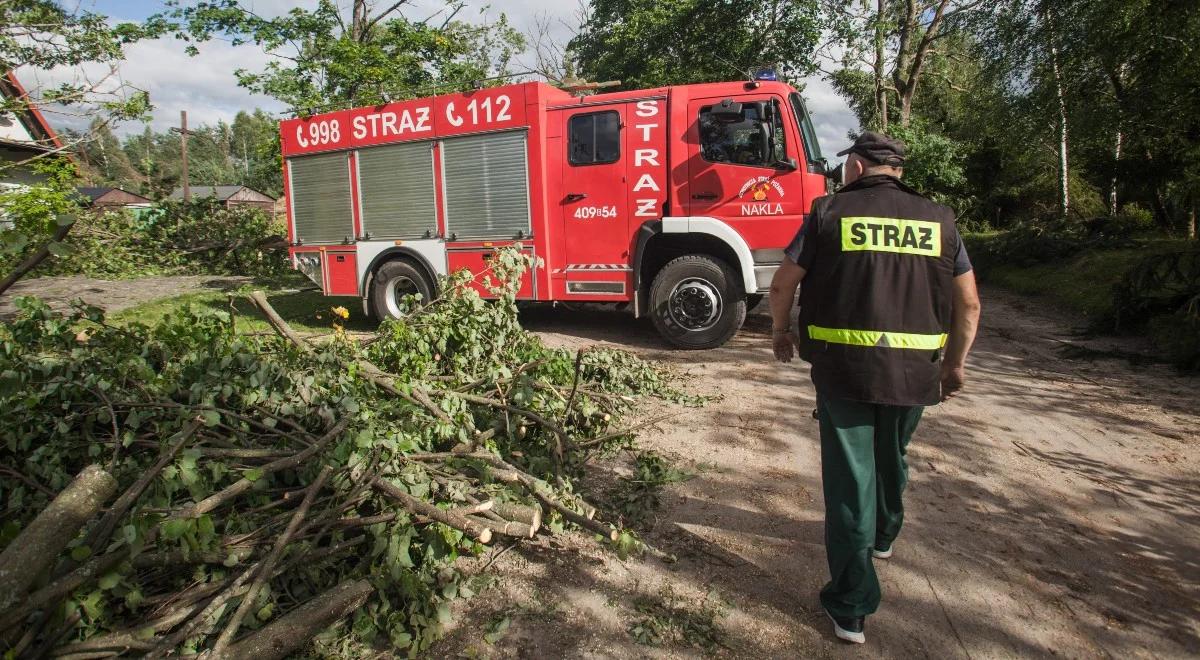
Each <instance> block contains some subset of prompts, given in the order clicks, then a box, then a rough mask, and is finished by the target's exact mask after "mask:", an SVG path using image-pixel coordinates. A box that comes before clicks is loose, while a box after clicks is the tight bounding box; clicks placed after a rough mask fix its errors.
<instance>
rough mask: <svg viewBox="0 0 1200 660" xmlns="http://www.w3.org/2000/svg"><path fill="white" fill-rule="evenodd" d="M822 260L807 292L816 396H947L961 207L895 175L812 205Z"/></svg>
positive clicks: (905, 402) (887, 399)
mask: <svg viewBox="0 0 1200 660" xmlns="http://www.w3.org/2000/svg"><path fill="white" fill-rule="evenodd" d="M807 221H808V222H810V223H814V224H813V225H812V226H810V227H808V231H807V233H806V238H805V241H806V242H807V241H815V242H816V244H815V253H814V254H815V257H814V260H813V262H812V264H811V265H810V267H809V270H808V273H807V275H805V277H804V282H803V284H802V286H801V290H800V327H799V329H798V330H799V335H800V355H801V357H803V358H804V359H805V360H807V361H808V362H810V363H812V379H813V384H814V385H815V386H816V388H817V393H818V394H820V395H821V396H827V397H831V398H839V399H849V400H852V401H863V402H867V403H882V404H892V405H902V406H915V405H933V404H936V403H937V402H938V401H939V400H940V398H941V383H940V377H939V375H940V371H941V353H942V348H943V347H944V346H945V344H946V340H947V334H948V332H949V330H950V319H951V316H950V315H951V304H952V296H953V286H954V282H953V280H954V258H955V251H956V250H957V248H958V245H959V240H960V239H959V236H958V230H957V228H955V226H954V212H953V211H952V210H950V209H949V208H947V207H945V206H942V205H940V204H937V203H934V202H932V201H930V200H928V199H926V198H924V197H922V196H921V195H919V194H918V193H917V192H916V191H914V190H912V189H911V188H909V187H908V186H906V185H904V184H903V183H901V182H900V181H899V180H898V179H895V178H893V177H890V176H869V177H864V178H862V179H859V180H858V181H855V182H853V183H851V184H849V185H847V186H846V187H844V188H842V189H841V190H840V191H838V192H837V193H836V194H834V195H829V196H827V197H822V198H820V199H818V200H817V201H816V202H815V203H814V204H813V212H812V213H811V214H810V216H809V218H808V220H807Z"/></svg>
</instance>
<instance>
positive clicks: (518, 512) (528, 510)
mask: <svg viewBox="0 0 1200 660" xmlns="http://www.w3.org/2000/svg"><path fill="white" fill-rule="evenodd" d="M492 510H493V511H495V512H496V514H497V515H499V516H500V517H502V518H506V519H508V520H515V521H517V522H519V523H525V524H526V525H528V526H529V528H530V529H531V530H532V532H531V533H530V534H529V535H530V536H533V535H534V534H537V531H538V529H540V528H541V526H542V507H540V506H525V505H523V504H513V503H511V502H497V503H496V506H494V507H492Z"/></svg>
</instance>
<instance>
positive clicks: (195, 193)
mask: <svg viewBox="0 0 1200 660" xmlns="http://www.w3.org/2000/svg"><path fill="white" fill-rule="evenodd" d="M191 188H192V190H191V193H192V198H193V199H201V198H203V197H214V198H216V200H217V201H218V202H221V204H223V205H224V206H225V208H230V209H232V208H237V207H241V206H249V207H252V208H257V209H261V210H263V211H265V212H267V213H274V212H275V198H274V197H271V196H270V195H267V194H264V193H261V192H259V191H257V190H255V189H253V188H247V187H246V186H192V187H191ZM170 198H171V199H173V200H181V199H183V188H176V189H175V192H173V193H171V197H170Z"/></svg>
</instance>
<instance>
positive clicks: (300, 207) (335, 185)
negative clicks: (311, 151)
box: [288, 152, 354, 245]
mask: <svg viewBox="0 0 1200 660" xmlns="http://www.w3.org/2000/svg"><path fill="white" fill-rule="evenodd" d="M288 184H289V187H290V189H291V192H292V199H291V201H292V219H293V221H294V222H295V223H296V239H297V240H299V241H300V242H302V243H304V244H305V245H314V244H327V243H342V242H343V241H345V240H346V239H350V240H354V217H353V211H352V210H351V206H350V165H349V163H348V160H347V155H346V153H345V152H338V153H332V154H319V155H316V156H299V157H296V158H290V159H288Z"/></svg>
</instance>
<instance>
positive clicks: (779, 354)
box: [771, 330, 796, 363]
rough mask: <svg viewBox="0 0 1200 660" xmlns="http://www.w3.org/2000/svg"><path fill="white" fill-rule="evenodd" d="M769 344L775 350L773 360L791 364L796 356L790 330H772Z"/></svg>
mask: <svg viewBox="0 0 1200 660" xmlns="http://www.w3.org/2000/svg"><path fill="white" fill-rule="evenodd" d="M771 344H772V348H774V350H775V359H776V360H779V361H780V362H784V363H787V362H791V361H792V358H793V357H794V356H795V355H796V339H795V338H794V337H793V336H792V331H791V330H773V331H772V332H771Z"/></svg>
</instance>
